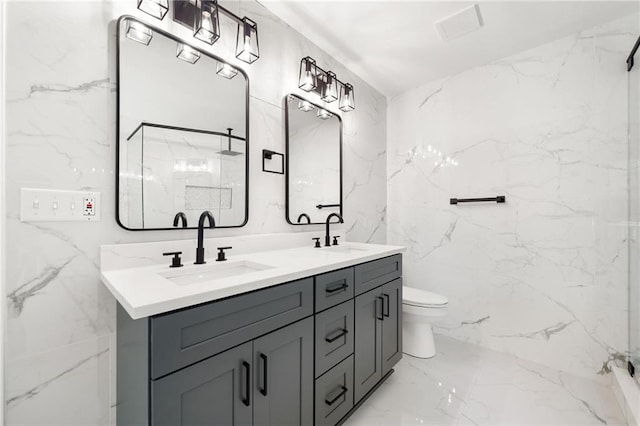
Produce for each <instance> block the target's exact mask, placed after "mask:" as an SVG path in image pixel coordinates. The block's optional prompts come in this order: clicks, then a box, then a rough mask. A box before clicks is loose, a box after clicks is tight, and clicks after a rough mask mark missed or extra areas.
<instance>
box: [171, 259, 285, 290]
mask: <svg viewBox="0 0 640 426" xmlns="http://www.w3.org/2000/svg"><path fill="white" fill-rule="evenodd" d="M272 268H273V266H269V265H264V264H262V263H256V262H249V261H246V260H239V261H226V262H220V263H215V264H209V265H206V264H205V265H193V266H189V267H188V268H185V269H182V268H179V269H176V270H172V271H168V272H163V273H161V274H160V275H161V276H163V277H164V278H166V279H168V280H169V281H171V282H172V283H174V284H177V285H189V284H197V283H203V282H207V281H215V280H219V279H222V278H229V277H235V276H237V275H244V274H251V273H253V272H259V271H264V270H266V269H272Z"/></svg>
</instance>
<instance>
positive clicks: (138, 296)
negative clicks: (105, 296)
mask: <svg viewBox="0 0 640 426" xmlns="http://www.w3.org/2000/svg"><path fill="white" fill-rule="evenodd" d="M350 247H351V248H353V249H355V250H354V251H347V252H345V251H340V250H348V249H349V248H350ZM358 249H359V250H358ZM403 251H404V247H400V246H388V245H378V244H363V243H351V242H350V243H344V244H341V245H339V246H332V247H323V248H319V249H317V248H313V247H295V248H288V249H282V250H270V251H262V252H254V253H245V254H238V255H234V254H233V252H230V253H228V254H227V259H228V261H227V262H216V261H215V255H214V254H213V255H212V253H215V252H214V251H209V252H208V254H209V256H208V257H207V258H206V261H207V263H206V264H205V265H194V264H193V260H183V264H184V266H183V267H182V268H169V264H170V259H169V258H167V259H166V262H165V263H163V264H155V265H152V266H141V267H132V268H126V269H114V270H103V271H101V273H100V278H101V279H102V282H103V283H104V284H105V285H106V286H107V288H108V289H109V290H110V291H111V293H112V294H113V295H114V297H115V298H116V299H117V300H118V302H119V303H120V304H121V305H122V306H123V307H124V309H125V310H126V311H127V312H128V313H129V315H130V316H131V318H133V319H139V318H145V317H148V316H152V315H156V314H161V313H164V312H169V311H173V310H176V309H180V308H185V307H189V306H193V305H197V304H200V303H205V302H210V301H213V300H217V299H221V298H225V297H229V296H235V295H238V294H241V293H246V292H249V291H253V290H259V289H262V288H266V287H270V286H273V285H276V284H282V283H285V282H289V281H293V280H297V279H300V278H305V277H310V276H312V275H316V274H321V273H323V272H329V271H333V270H336V269H340V268H346V267H348V266H352V265H357V264H359V263H363V262H368V261H371V260H375V259H379V258H382V257H386V256H391V255H393V254H397V253H401V252H403ZM232 262H233V263H234V264H238V263H240V262H250V263H255V264H261V265H266V266H268V267H269V269H264V270H259V271H255V272H249V273H244V274H241V275H235V276H229V277H225V278H219V279H212V280H208V281H202V282H195V283H192V284H176V283H174V282H172V281H170V280H169V279H167V278H165V277H164V276H163V275H168V274H181V275H183V274H184V275H188V274H193V275H197V274H198V272H199V271H207V270H210V269H215V268H216V267H217V266H224V264H225V263H226V264H228V265H231V263H232Z"/></svg>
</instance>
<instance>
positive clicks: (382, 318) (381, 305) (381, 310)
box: [375, 296, 384, 321]
mask: <svg viewBox="0 0 640 426" xmlns="http://www.w3.org/2000/svg"><path fill="white" fill-rule="evenodd" d="M378 300H379V301H380V302H381V303H380V316H378ZM375 311H376V318H377V319H379V320H381V321H384V299H383V298H382V297H381V296H378V297H376V308H375Z"/></svg>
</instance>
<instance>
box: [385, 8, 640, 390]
mask: <svg viewBox="0 0 640 426" xmlns="http://www.w3.org/2000/svg"><path fill="white" fill-rule="evenodd" d="M638 33H639V29H638V17H637V16H630V17H628V18H624V19H620V20H617V21H614V22H611V23H609V24H606V25H603V26H599V27H596V28H593V29H590V30H587V31H583V32H580V33H578V34H574V35H572V36H569V37H566V38H562V39H559V40H557V41H554V42H552V43H549V44H545V45H542V46H539V47H537V48H534V49H531V50H528V51H525V52H522V53H520V54H517V55H514V56H510V57H508V58H504V59H501V60H498V61H495V62H493V63H490V64H488V65H486V66H482V67H477V68H474V69H470V70H467V71H465V72H462V73H460V74H458V75H455V76H451V77H448V78H444V79H442V80H439V81H434V82H431V83H428V84H425V85H423V86H421V87H419V88H416V89H414V90H410V91H408V92H406V93H404V94H402V95H400V96H397V97H395V98H393V99H390V100H389V108H388V111H387V115H388V125H387V130H388V133H387V141H388V142H387V143H388V149H389V153H388V163H387V180H388V188H387V191H388V206H389V207H388V208H389V212H388V213H389V221H388V242H389V243H391V244H400V245H406V246H407V247H408V252H407V253H406V256H405V263H404V268H405V274H404V276H405V284H406V285H409V286H413V287H419V288H425V289H430V290H433V291H435V292H438V293H441V294H443V295H445V296H447V297H448V298H449V315H448V317H447V318H445V319H444V320H443V321H442V322H441V323H440V324H438V326H437V328H436V331H437V332H438V333H442V334H446V335H448V336H452V337H455V338H458V339H462V340H465V341H469V342H472V343H478V344H480V345H483V346H486V347H489V348H492V349H495V350H499V351H505V352H511V353H514V354H516V355H517V356H519V357H521V358H524V359H528V360H531V361H534V362H539V363H541V364H545V365H548V366H551V367H553V368H556V369H559V370H562V371H568V372H571V373H574V374H577V375H581V376H586V377H591V378H598V377H599V375H606V374H607V373H608V372H609V369H610V368H611V366H612V363H614V362H616V361H620V360H622V358H623V356H624V353H625V352H626V351H627V297H628V294H627V263H628V262H627V224H626V220H627V99H628V96H627V73H626V66H625V59H626V57H627V55H628V53H629V51H630V50H631V48H632V47H633V44H634V42H635V40H636V38H637V36H638ZM496 195H505V196H506V198H507V203H506V204H496V203H484V204H472V205H457V206H453V205H449V198H452V197H458V198H465V197H492V196H496Z"/></svg>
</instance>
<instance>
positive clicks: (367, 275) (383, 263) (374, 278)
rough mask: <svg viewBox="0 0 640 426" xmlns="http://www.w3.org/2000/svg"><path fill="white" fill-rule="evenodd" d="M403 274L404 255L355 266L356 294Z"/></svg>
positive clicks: (395, 255)
mask: <svg viewBox="0 0 640 426" xmlns="http://www.w3.org/2000/svg"><path fill="white" fill-rule="evenodd" d="M401 275H402V255H401V254H394V255H393V256H389V257H385V258H383V259H378V260H374V261H372V262H367V263H362V264H360V265H356V266H355V283H356V284H355V285H356V288H355V291H356V295H358V294H362V293H364V292H366V291H369V290H372V289H374V288H376V287H378V286H381V285H382V284H386V283H388V282H389V281H392V280H395V279H396V278H400V276H401Z"/></svg>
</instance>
